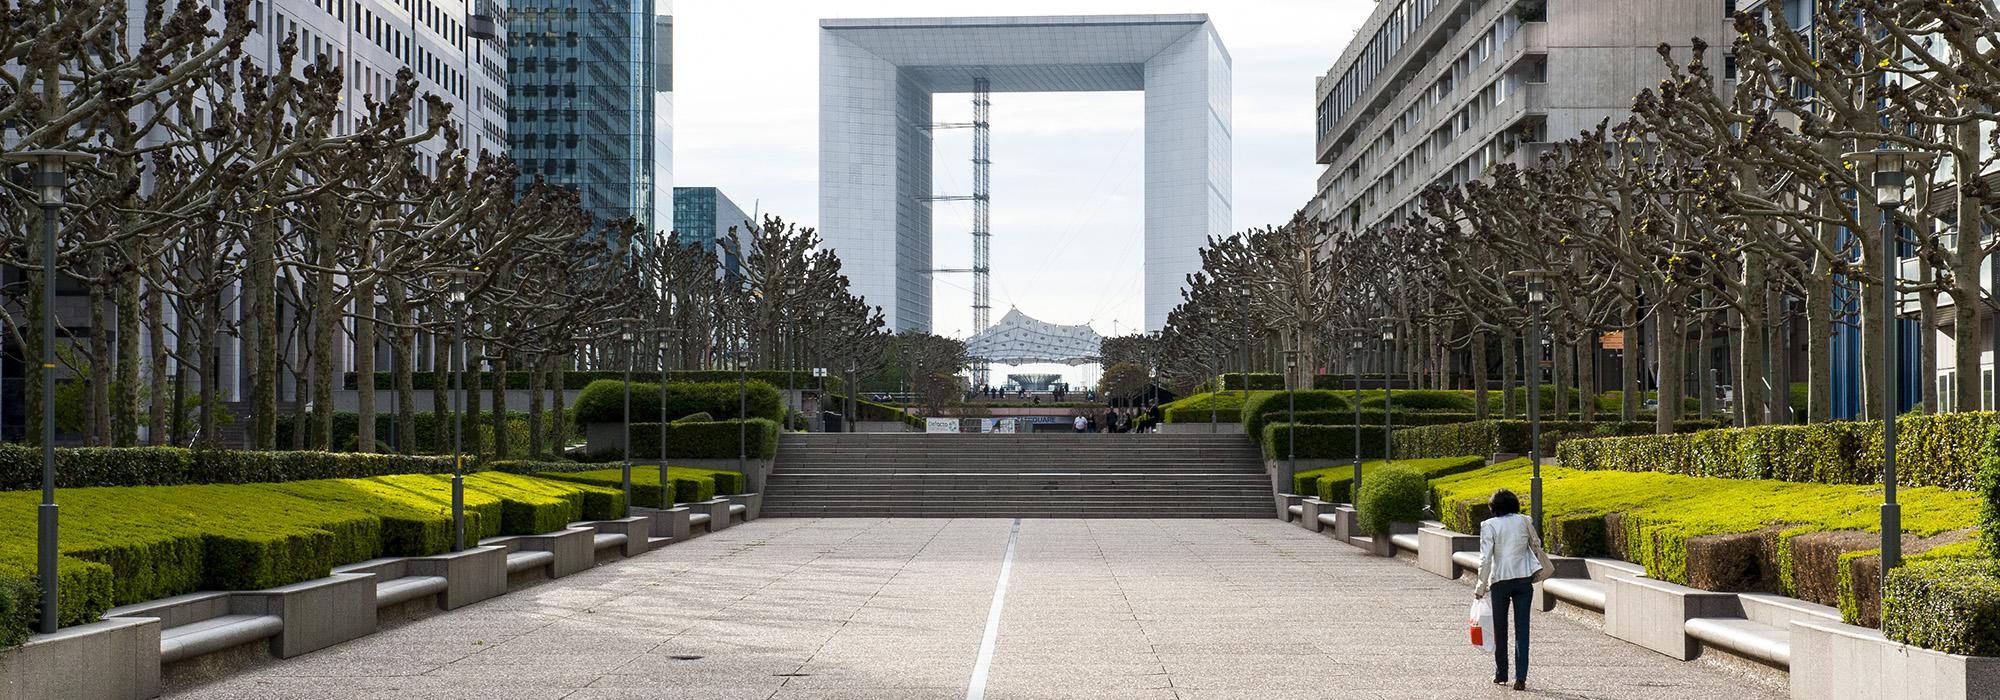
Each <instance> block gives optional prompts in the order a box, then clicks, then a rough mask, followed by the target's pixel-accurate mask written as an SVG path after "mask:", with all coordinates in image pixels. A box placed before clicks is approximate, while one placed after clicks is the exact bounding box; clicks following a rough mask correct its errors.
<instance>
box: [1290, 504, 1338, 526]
mask: <svg viewBox="0 0 2000 700" xmlns="http://www.w3.org/2000/svg"><path fill="white" fill-rule="evenodd" d="M1338 505H1340V504H1338V503H1329V502H1326V501H1322V500H1319V499H1317V498H1306V499H1302V500H1300V501H1299V527H1303V528H1305V529H1308V530H1311V531H1313V532H1324V531H1325V530H1326V529H1327V528H1329V527H1333V521H1332V520H1331V517H1332V515H1333V509H1334V507H1335V506H1338Z"/></svg>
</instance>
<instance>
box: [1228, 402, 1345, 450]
mask: <svg viewBox="0 0 2000 700" xmlns="http://www.w3.org/2000/svg"><path fill="white" fill-rule="evenodd" d="M1351 407H1352V404H1349V403H1348V402H1347V399H1345V398H1342V397H1341V396H1340V395H1339V394H1337V393H1335V392H1331V391H1273V392H1270V393H1259V394H1256V395H1254V396H1251V397H1250V402H1249V403H1246V404H1244V405H1243V411H1242V414H1243V415H1242V417H1241V420H1242V422H1243V432H1245V433H1248V434H1249V435H1250V437H1251V438H1252V439H1262V438H1263V435H1264V423H1265V422H1266V421H1267V420H1269V417H1270V416H1271V415H1272V414H1277V415H1278V416H1279V417H1281V418H1282V417H1283V416H1285V415H1286V414H1287V413H1288V412H1290V411H1293V410H1297V411H1302V412H1325V413H1328V414H1333V413H1340V412H1345V411H1348V410H1349V409H1350V408H1351ZM1352 420H1353V414H1351V413H1350V414H1348V421H1352ZM1294 422H1306V421H1294ZM1343 422H1347V421H1343Z"/></svg>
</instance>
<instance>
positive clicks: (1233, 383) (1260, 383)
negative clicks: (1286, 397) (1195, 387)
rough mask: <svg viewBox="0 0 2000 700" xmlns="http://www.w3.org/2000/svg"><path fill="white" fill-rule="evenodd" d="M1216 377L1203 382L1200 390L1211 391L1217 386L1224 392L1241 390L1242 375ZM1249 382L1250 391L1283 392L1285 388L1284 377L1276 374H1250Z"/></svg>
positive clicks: (1231, 374)
mask: <svg viewBox="0 0 2000 700" xmlns="http://www.w3.org/2000/svg"><path fill="white" fill-rule="evenodd" d="M1216 376H1217V378H1216V379H1213V380H1209V381H1207V382H1203V383H1202V385H1201V388H1202V389H1204V390H1211V391H1212V390H1214V389H1215V388H1216V387H1218V386H1219V387H1222V389H1223V390H1224V391H1242V390H1243V382H1244V375H1243V373H1242V372H1230V373H1227V374H1220V375H1216ZM1249 382H1250V390H1251V391H1283V390H1284V388H1285V375H1282V374H1279V373H1277V372H1251V373H1250V374H1249Z"/></svg>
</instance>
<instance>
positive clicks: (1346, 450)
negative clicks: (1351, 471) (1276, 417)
mask: <svg viewBox="0 0 2000 700" xmlns="http://www.w3.org/2000/svg"><path fill="white" fill-rule="evenodd" d="M1356 433H1359V434H1360V435H1361V458H1362V459H1370V458H1373V459H1381V458H1382V457H1386V456H1388V455H1385V454H1383V453H1382V435H1383V432H1382V426H1379V425H1364V426H1359V427H1357V426H1352V425H1293V424H1291V423H1271V424H1268V425H1265V426H1264V440H1263V442H1264V459H1285V458H1286V457H1297V458H1299V459H1351V458H1353V457H1354V436H1355V434H1356ZM1294 440H1296V441H1297V442H1298V450H1297V452H1296V453H1293V452H1291V451H1290V447H1291V444H1292V441H1294Z"/></svg>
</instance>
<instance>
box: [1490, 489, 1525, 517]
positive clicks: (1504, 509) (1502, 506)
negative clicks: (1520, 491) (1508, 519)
mask: <svg viewBox="0 0 2000 700" xmlns="http://www.w3.org/2000/svg"><path fill="white" fill-rule="evenodd" d="M1486 505H1487V507H1489V508H1491V509H1492V510H1493V517H1496V518H1497V517H1500V516H1502V515H1514V514H1516V513H1520V512H1521V498H1520V497H1519V496H1516V495H1514V492H1513V491H1508V490H1507V489H1500V490H1498V491H1494V492H1493V498H1492V499H1491V500H1488V501H1487V502H1486Z"/></svg>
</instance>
